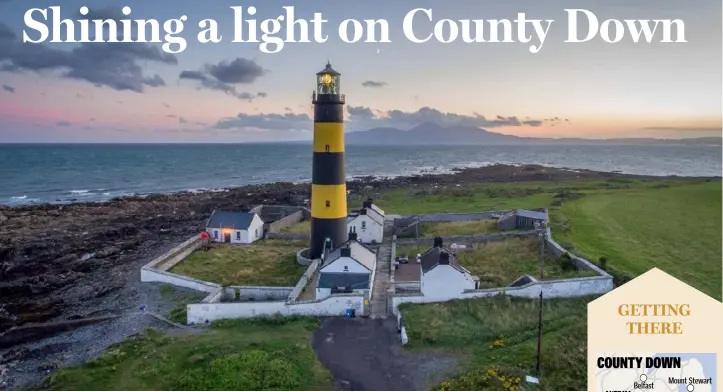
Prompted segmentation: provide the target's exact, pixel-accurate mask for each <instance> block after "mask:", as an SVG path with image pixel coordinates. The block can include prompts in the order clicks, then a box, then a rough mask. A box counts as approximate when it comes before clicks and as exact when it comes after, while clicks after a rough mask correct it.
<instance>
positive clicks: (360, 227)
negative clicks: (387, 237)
mask: <svg viewBox="0 0 723 392" xmlns="http://www.w3.org/2000/svg"><path fill="white" fill-rule="evenodd" d="M347 228H348V229H349V231H350V232H352V231H353V232H355V233H357V236H358V238H359V241H360V242H362V243H364V244H380V243H381V242H382V240H383V238H384V210H382V209H380V208H379V207H377V206H376V205H374V204H373V203H372V199H368V200H367V201H365V202H364V204H363V206H362V208H361V209H360V210H358V211H355V212H354V213H353V214H351V215H349V217H348V218H347Z"/></svg>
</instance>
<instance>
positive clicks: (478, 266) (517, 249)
mask: <svg viewBox="0 0 723 392" xmlns="http://www.w3.org/2000/svg"><path fill="white" fill-rule="evenodd" d="M428 248H429V246H428V245H424V246H420V245H416V246H403V247H399V248H398V249H397V254H407V255H409V257H410V259H414V257H415V256H416V254H417V253H423V252H424V251H426V250H427V249H428ZM457 260H458V261H459V264H460V265H461V266H463V267H464V268H466V269H468V270H469V271H470V272H471V273H472V275H477V276H478V277H479V278H480V288H483V289H484V288H493V287H503V286H507V285H509V284H510V283H512V282H513V281H514V280H515V279H517V278H519V277H520V276H522V275H525V274H527V275H531V276H534V277H536V278H538V279H539V278H540V242H539V240H538V239H536V238H510V239H506V240H503V241H496V242H489V243H486V244H475V245H474V246H473V247H472V248H471V249H465V250H459V251H458V252H457ZM543 273H544V276H543V278H544V279H545V280H549V279H562V278H574V277H581V276H594V275H595V274H594V273H592V272H589V271H578V270H576V269H574V267H573V266H572V265H571V264H569V263H566V262H565V260H564V259H562V258H553V257H550V256H549V255H548V256H546V257H545V263H544V270H543Z"/></svg>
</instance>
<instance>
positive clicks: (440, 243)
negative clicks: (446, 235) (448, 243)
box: [434, 237, 444, 248]
mask: <svg viewBox="0 0 723 392" xmlns="http://www.w3.org/2000/svg"><path fill="white" fill-rule="evenodd" d="M443 246H444V240H442V237H434V247H435V248H441V247H443Z"/></svg>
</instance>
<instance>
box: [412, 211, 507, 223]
mask: <svg viewBox="0 0 723 392" xmlns="http://www.w3.org/2000/svg"><path fill="white" fill-rule="evenodd" d="M510 211H512V210H502V211H485V212H467V213H440V214H418V215H410V216H409V217H412V216H416V217H417V218H419V222H420V223H424V222H464V221H474V220H485V219H492V218H496V217H498V216H500V215H502V214H505V213H508V212H510ZM402 218H403V219H404V218H407V216H404V217H402Z"/></svg>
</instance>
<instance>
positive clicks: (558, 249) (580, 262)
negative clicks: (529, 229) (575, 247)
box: [545, 228, 612, 277]
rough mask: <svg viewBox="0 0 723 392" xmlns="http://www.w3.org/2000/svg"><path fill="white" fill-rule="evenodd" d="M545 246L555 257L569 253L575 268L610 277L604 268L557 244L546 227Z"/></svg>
mask: <svg viewBox="0 0 723 392" xmlns="http://www.w3.org/2000/svg"><path fill="white" fill-rule="evenodd" d="M545 247H546V249H547V250H548V251H549V252H551V253H552V254H554V255H555V256H557V257H560V256H562V255H563V254H565V253H567V254H569V255H570V258H571V259H572V261H573V263H575V268H577V269H578V270H584V271H594V272H595V273H597V274H598V275H601V276H608V277H612V275H610V274H608V273H607V272H605V270H603V269H602V268H600V267H598V266H597V265H595V264H593V263H592V262H590V261H588V260H586V259H584V258H582V257H580V256H575V255H574V254H572V253H570V252H568V251H567V250H566V249H565V248H563V247H562V246H561V245H560V244H558V243H557V241H555V240H554V239H552V234H551V232H550V229H549V228H548V229H547V241H546V242H545Z"/></svg>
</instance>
